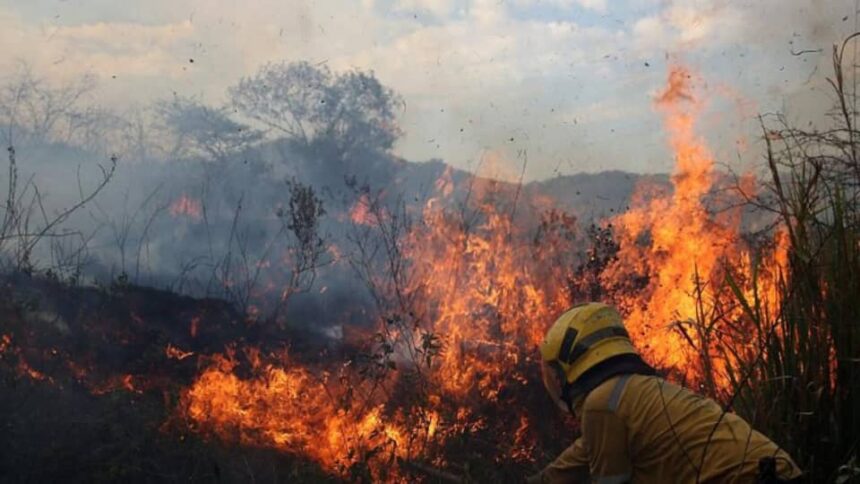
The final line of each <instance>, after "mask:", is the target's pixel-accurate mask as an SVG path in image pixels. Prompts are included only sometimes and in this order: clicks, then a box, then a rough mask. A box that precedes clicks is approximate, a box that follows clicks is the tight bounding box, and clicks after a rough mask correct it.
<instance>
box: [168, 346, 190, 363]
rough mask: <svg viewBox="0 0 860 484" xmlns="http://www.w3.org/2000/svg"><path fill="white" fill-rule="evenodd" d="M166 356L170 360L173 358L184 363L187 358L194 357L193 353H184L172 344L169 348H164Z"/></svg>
mask: <svg viewBox="0 0 860 484" xmlns="http://www.w3.org/2000/svg"><path fill="white" fill-rule="evenodd" d="M164 355H165V356H167V357H168V358H172V359H174V360H179V361H182V360H184V359H185V358H188V357H191V356H194V352H193V351H182V350H181V349H179V348H177V347H175V346H173V345H172V344H170V343H167V347H165V348H164Z"/></svg>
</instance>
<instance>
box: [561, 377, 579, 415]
mask: <svg viewBox="0 0 860 484" xmlns="http://www.w3.org/2000/svg"><path fill="white" fill-rule="evenodd" d="M572 387H573V385H571V384H570V383H565V384H564V385H563V386H562V387H561V400H562V401H563V402H564V403H566V404H567V409H568V410H570V414H571V415H574V416H576V412H575V411H574V409H573V398H571V397H570V390H571V388H572Z"/></svg>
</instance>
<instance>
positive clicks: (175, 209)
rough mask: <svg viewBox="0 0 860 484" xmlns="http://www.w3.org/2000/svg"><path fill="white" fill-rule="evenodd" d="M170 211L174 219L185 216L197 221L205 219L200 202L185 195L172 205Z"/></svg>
mask: <svg viewBox="0 0 860 484" xmlns="http://www.w3.org/2000/svg"><path fill="white" fill-rule="evenodd" d="M168 211H169V212H170V215H172V216H174V217H180V216H185V217H188V218H190V219H192V220H195V221H196V220H200V219H201V218H203V206H202V205H201V204H200V201H199V200H195V199H193V198H191V197H189V196H188V195H184V194H183V195H182V196H180V197H179V198H177V199H176V200H174V201H173V203H171V204H170V207H169V208H168Z"/></svg>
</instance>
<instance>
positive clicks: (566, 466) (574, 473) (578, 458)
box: [527, 437, 588, 484]
mask: <svg viewBox="0 0 860 484" xmlns="http://www.w3.org/2000/svg"><path fill="white" fill-rule="evenodd" d="M527 482H528V483H529V484H539V483H540V484H543V483H549V484H552V483H577V482H588V455H586V453H585V446H584V442H583V440H582V437H580V438H578V439H576V442H574V443H573V445H571V446H570V447H568V448H567V449H565V450H564V452H562V453H561V454H560V455H559V456H558V457H556V459H555V460H554V461H552V462H551V463H550V464H549V465H547V466H546V467H544V468H543V470H542V471H540V473H538V474H535V475H533V476H531V477H529V478H528V479H527Z"/></svg>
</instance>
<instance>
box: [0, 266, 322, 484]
mask: <svg viewBox="0 0 860 484" xmlns="http://www.w3.org/2000/svg"><path fill="white" fill-rule="evenodd" d="M194 320H196V321H197V323H196V326H197V327H196V328H195V330H194V331H192V330H191V326H192V322H193V321H194ZM249 339H250V340H253V341H255V342H266V344H270V345H273V346H277V345H283V344H284V341H286V340H289V341H290V343H291V345H292V346H294V347H299V348H302V349H303V351H308V352H309V351H312V349H313V348H315V347H316V346H317V345H318V344H319V342H318V341H314V338H313V337H312V336H309V335H303V334H298V333H291V332H290V331H289V330H287V331H284V330H279V331H278V332H277V334H274V333H273V332H272V331H271V330H270V329H269V328H266V327H265V326H263V325H253V324H249V323H248V322H247V321H245V320H243V318H242V317H241V316H240V315H239V314H238V313H237V312H236V311H234V310H233V309H232V308H231V307H230V306H229V305H228V304H226V303H224V302H223V301H218V300H211V299H193V298H189V297H183V296H179V295H176V294H173V293H170V292H166V291H159V290H155V289H149V288H141V287H134V286H129V285H126V284H124V283H123V282H122V281H118V282H117V283H115V284H112V285H111V286H108V287H70V286H67V285H63V284H60V283H57V282H56V281H51V280H45V279H38V278H32V277H29V276H26V275H21V274H19V275H15V276H11V277H8V278H5V279H3V280H2V285H0V350H2V351H0V416H2V417H0V435H2V437H1V438H0V481H2V482H94V481H95V482H103V481H126V482H178V481H182V482H188V481H195V482H297V481H302V482H321V481H329V480H333V478H331V477H330V476H327V475H326V474H324V473H323V472H322V471H321V470H320V469H319V468H318V466H316V465H315V464H313V463H310V462H307V461H306V460H303V459H301V458H297V457H295V456H291V455H287V454H283V453H277V452H274V451H269V450H265V449H256V448H245V447H237V446H231V447H229V448H228V447H226V446H224V445H222V444H221V443H220V442H218V441H215V440H207V439H204V438H202V437H200V436H199V435H197V434H194V433H191V432H189V431H188V429H187V428H184V427H183V426H182V425H181V424H180V423H179V422H178V421H177V420H178V419H176V418H175V409H176V405H177V402H178V399H179V394H180V390H181V389H182V388H183V387H184V386H186V385H188V384H190V383H191V382H192V381H193V378H194V376H195V375H196V373H197V371H198V364H199V363H198V358H197V357H196V355H205V354H209V353H215V352H219V351H223V349H224V348H225V346H227V345H230V344H241V343H242V342H243V341H245V340H249ZM169 346H171V347H174V348H178V349H180V350H181V351H182V352H193V353H194V355H195V356H190V357H183V358H182V359H179V358H177V357H172V358H171V357H169V356H168V352H167V351H166V348H168V347H169Z"/></svg>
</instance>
